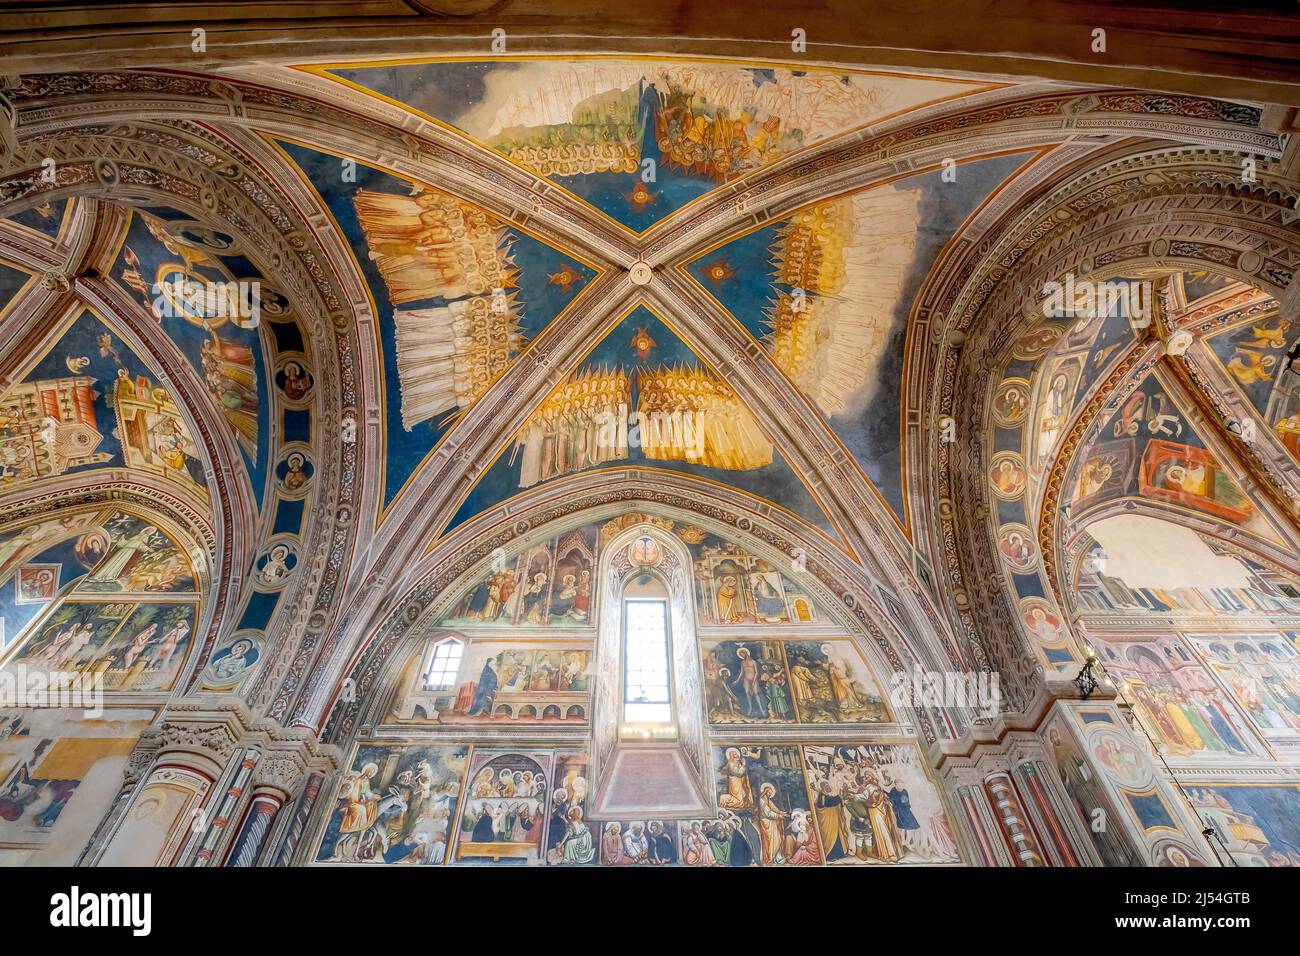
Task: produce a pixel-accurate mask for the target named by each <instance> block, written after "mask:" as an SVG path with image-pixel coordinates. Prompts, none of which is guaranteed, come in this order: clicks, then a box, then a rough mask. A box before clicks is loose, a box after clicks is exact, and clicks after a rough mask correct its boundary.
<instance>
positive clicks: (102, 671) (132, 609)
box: [5, 600, 198, 692]
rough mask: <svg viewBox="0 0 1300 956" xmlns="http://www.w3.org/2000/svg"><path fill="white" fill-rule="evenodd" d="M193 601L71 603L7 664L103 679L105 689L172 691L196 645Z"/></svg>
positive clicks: (38, 629)
mask: <svg viewBox="0 0 1300 956" xmlns="http://www.w3.org/2000/svg"><path fill="white" fill-rule="evenodd" d="M197 611H198V605H197V604H196V603H194V602H192V601H169V602H167V603H163V602H160V601H153V602H144V601H139V600H118V601H111V602H108V601H91V600H67V601H64V602H62V603H61V604H60V605H59V606H58V607H57V608H55V610H54V611H53V612H52V613H51V614H50V615H49V617H47V618H44V619H43V620H42V621H41V622H40V623H39V624H38V625H36V628H35V630H33V631H32V633H31V636H30V638H29V639H28V640H26V641H25V642H24V643H23V645H22V647H21V648H19V649H18V651H17V653H15V654H14V655H13V656H11V657H10V658H9V660H8V661H7V662H6V664H5V668H6V669H7V670H10V671H13V670H15V668H17V667H18V666H19V665H21V667H22V668H24V669H25V670H27V671H32V670H43V671H45V672H47V673H54V672H58V673H61V674H80V675H83V678H84V679H87V680H93V679H96V678H102V681H103V688H104V690H105V691H149V692H162V691H168V690H170V689H171V688H172V687H173V686H174V685H175V683H176V678H177V676H178V675H179V674H180V672H181V670H182V669H183V667H184V665H185V658H186V656H187V655H188V654H189V650H190V647H191V645H192V643H193V632H194V624H195V617H196V614H197Z"/></svg>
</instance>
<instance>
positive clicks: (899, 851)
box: [742, 744, 961, 863]
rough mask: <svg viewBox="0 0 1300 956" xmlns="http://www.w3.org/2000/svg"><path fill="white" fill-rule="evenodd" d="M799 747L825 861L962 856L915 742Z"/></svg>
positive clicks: (897, 860) (944, 859) (951, 860)
mask: <svg viewBox="0 0 1300 956" xmlns="http://www.w3.org/2000/svg"><path fill="white" fill-rule="evenodd" d="M802 749H803V756H804V772H805V779H806V782H807V787H808V793H809V794H810V796H811V798H812V808H813V816H814V819H815V820H816V823H817V832H818V835H819V837H820V842H821V846H822V849H823V853H824V854H825V859H826V862H828V863H958V862H960V861H961V854H960V851H959V850H958V847H957V840H956V837H955V836H954V834H953V830H952V827H951V825H950V824H949V822H948V816H947V812H946V811H945V809H944V806H943V801H942V799H941V798H940V796H939V793H938V791H937V790H936V789H935V787H934V785H933V784H932V783H931V782H930V779H929V778H928V777H927V776H926V773H925V770H924V767H923V764H922V761H921V756H920V753H919V752H918V751H917V749H916V747H915V746H913V745H912V744H860V745H856V746H825V747H809V746H805V747H803V748H802ZM742 756H743V755H742Z"/></svg>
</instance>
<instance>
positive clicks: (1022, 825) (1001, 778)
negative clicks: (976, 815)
mask: <svg viewBox="0 0 1300 956" xmlns="http://www.w3.org/2000/svg"><path fill="white" fill-rule="evenodd" d="M984 789H985V791H986V792H987V793H988V796H989V800H990V801H991V802H992V803H993V807H994V809H995V810H996V811H997V821H998V826H1000V827H1001V828H1002V835H1003V836H1004V837H1005V838H1006V841H1007V844H1008V845H1009V846H1010V847H1011V855H1012V858H1013V859H1014V861H1015V865H1016V866H1046V865H1047V864H1046V863H1045V862H1044V861H1043V854H1042V851H1041V850H1040V849H1039V846H1038V839H1037V838H1036V837H1035V836H1034V831H1033V828H1032V826H1031V825H1030V823H1029V818H1028V817H1027V816H1026V815H1025V811H1024V808H1023V807H1022V806H1021V805H1020V798H1019V797H1018V796H1017V795H1016V789H1015V785H1014V784H1013V783H1012V781H1011V775H1010V774H1009V773H1007V772H1006V771H1005V770H1002V771H998V772H997V773H992V774H989V775H988V776H987V777H985V778H984Z"/></svg>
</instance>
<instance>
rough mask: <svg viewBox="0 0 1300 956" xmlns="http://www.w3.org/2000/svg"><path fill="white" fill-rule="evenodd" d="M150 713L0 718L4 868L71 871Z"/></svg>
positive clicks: (11, 713) (13, 713)
mask: <svg viewBox="0 0 1300 956" xmlns="http://www.w3.org/2000/svg"><path fill="white" fill-rule="evenodd" d="M154 716H155V715H154V712H153V711H152V710H118V709H114V710H109V711H105V712H104V713H103V714H101V715H100V716H98V717H93V718H91V717H87V716H86V714H85V712H84V711H82V710H59V709H44V708H27V709H21V710H0V864H3V865H5V866H26V865H39V866H72V865H75V863H76V861H77V858H78V857H79V856H80V855H81V852H82V850H83V849H84V848H85V845H86V842H87V841H88V840H89V839H90V837H91V834H92V832H93V831H94V829H95V827H96V826H97V825H98V824H99V820H100V818H101V817H102V816H103V814H104V812H105V811H106V810H107V809H108V807H109V805H110V804H111V803H112V801H113V798H114V797H116V796H117V795H118V793H119V792H120V790H121V787H122V774H123V771H124V770H125V769H126V762H127V755H128V754H130V752H131V749H132V748H133V747H134V746H135V743H136V740H137V738H138V737H139V736H140V732H141V731H142V730H144V728H145V727H147V726H148V725H149V723H150V722H151V721H152V719H153V718H154Z"/></svg>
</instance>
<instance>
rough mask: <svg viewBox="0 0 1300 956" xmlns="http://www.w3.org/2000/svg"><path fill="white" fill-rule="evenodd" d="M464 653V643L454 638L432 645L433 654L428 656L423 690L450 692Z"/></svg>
mask: <svg viewBox="0 0 1300 956" xmlns="http://www.w3.org/2000/svg"><path fill="white" fill-rule="evenodd" d="M464 652H465V645H464V643H463V642H461V641H458V640H456V639H455V638H448V639H447V640H445V641H439V642H438V643H437V644H436V645H434V648H433V652H432V653H431V654H430V655H429V664H428V666H427V667H425V669H424V689H425V690H451V685H452V683H453V682H454V681H455V680H456V673H457V672H458V671H459V670H460V658H461V655H462V654H463V653H464Z"/></svg>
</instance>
